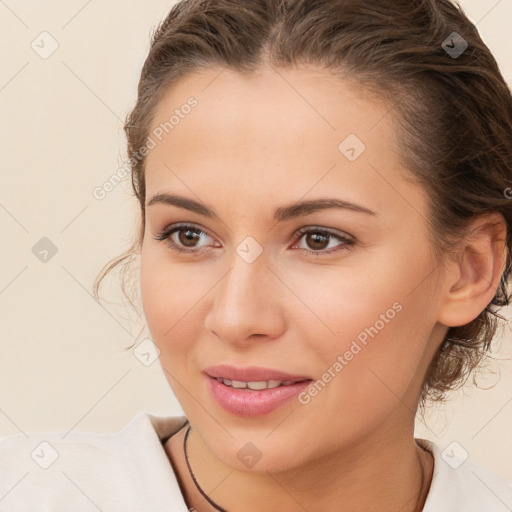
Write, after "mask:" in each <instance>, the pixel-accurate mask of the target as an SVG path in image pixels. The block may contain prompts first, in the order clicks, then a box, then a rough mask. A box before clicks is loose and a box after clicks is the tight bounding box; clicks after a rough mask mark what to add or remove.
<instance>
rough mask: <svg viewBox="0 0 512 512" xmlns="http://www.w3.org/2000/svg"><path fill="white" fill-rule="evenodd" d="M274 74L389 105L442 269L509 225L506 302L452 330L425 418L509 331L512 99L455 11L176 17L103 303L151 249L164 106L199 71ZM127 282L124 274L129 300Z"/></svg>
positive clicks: (131, 121)
mask: <svg viewBox="0 0 512 512" xmlns="http://www.w3.org/2000/svg"><path fill="white" fill-rule="evenodd" d="M454 32H456V33H457V34H459V35H460V36H462V38H463V40H464V41H466V42H467V45H468V47H467V48H466V49H465V51H463V52H462V54H461V55H452V54H449V49H450V48H452V47H454V44H455V43H454V42H453V41H454V40H455V41H462V39H457V37H459V36H453V33H454ZM450 37H451V38H452V39H450ZM454 37H455V39H453V38H454ZM445 41H448V43H444V42H445ZM459 47H460V45H459ZM264 63H269V64H271V65H273V66H276V67H283V68H284V67H292V66H294V65H298V64H301V63H302V64H307V63H312V64H316V65H318V66H319V67H321V68H323V69H325V70H329V71H331V72H343V73H340V76H341V77H342V78H343V77H344V76H345V77H346V76H350V77H351V79H352V80H355V81H357V83H359V84H361V85H362V86H364V87H365V90H367V91H369V92H371V93H373V94H374V95H375V96H376V97H378V98H380V99H382V100H385V101H386V102H388V103H389V104H390V105H391V106H392V109H393V114H392V115H393V117H394V119H395V121H396V124H397V126H398V128H397V131H398V137H399V139H398V140H400V143H401V157H402V159H403V162H404V164H405V166H406V168H408V169H409V170H410V171H411V175H410V179H412V180H413V181H414V182H416V183H418V184H421V185H422V186H423V187H424V188H425V190H426V191H427V192H428V195H429V198H430V203H429V207H430V209H429V212H430V215H429V218H428V219H427V221H428V224H429V232H430V235H431V242H432V247H433V248H434V249H435V252H436V254H438V255H439V256H442V257H445V256H447V255H448V254H450V251H451V249H452V248H453V247H454V245H453V244H455V243H456V242H457V240H460V237H463V234H464V227H465V226H466V225H467V222H468V221H470V220H472V219H474V217H475V216H479V215H481V214H485V213H490V212H499V213H501V214H502V215H503V217H504V219H505V221H506V223H507V235H506V237H507V238H506V245H507V258H506V268H505V270H504V272H503V274H502V276H501V281H500V284H499V286H498V289H497V291H496V294H495V296H494V298H493V300H492V301H491V303H489V304H488V306H487V307H486V308H485V310H484V311H482V312H481V313H480V315H479V316H478V317H477V318H475V319H474V320H473V321H472V322H470V323H468V324H467V325H464V326H460V327H451V328H449V330H448V332H447V335H446V337H445V339H444V341H443V343H442V345H441V346H440V348H439V350H438V352H437V353H436V355H435V356H434V358H433V361H432V362H431V364H430V367H429V370H428V372H427V375H426V377H425V380H424V386H423V391H422V394H421V399H420V407H421V408H423V407H424V402H425V400H426V399H430V400H432V401H443V400H444V399H445V395H446V392H447V391H449V390H451V389H456V388H458V387H460V386H462V385H463V384H464V383H465V382H466V380H467V378H468V377H469V375H470V374H471V373H472V372H473V370H475V369H476V368H477V367H479V366H481V363H482V361H483V360H484V357H485V356H486V355H488V352H489V349H490V344H491V341H492V339H493V337H494V335H495V333H496V329H497V327H498V319H501V320H505V319H504V318H503V317H502V316H501V315H499V314H498V313H497V312H496V309H497V307H501V306H504V305H508V303H509V299H510V297H509V291H508V289H507V284H508V276H509V271H510V265H511V260H510V248H511V244H512V230H511V229H509V227H510V226H511V223H512V203H511V201H510V200H509V199H508V197H507V194H506V193H505V192H504V191H505V190H506V189H507V187H508V186H509V185H510V184H511V182H512V174H511V169H512V97H511V92H510V89H509V88H508V86H507V84H506V83H505V81H504V79H503V77H502V75H501V74H500V71H499V68H498V65H497V63H496V61H495V59H494V57H493V56H492V54H491V53H490V51H489V49H488V48H487V46H486V45H485V44H484V43H483V41H482V39H481V38H480V36H479V34H478V31H477V29H476V27H475V25H474V24H472V23H471V21H470V20H469V19H468V18H467V17H466V15H465V14H464V12H463V10H462V9H461V8H460V6H458V5H456V4H454V3H453V2H451V1H450V0H394V1H393V2H390V1H388V0H370V1H366V2H361V1H360V0H244V1H240V0H183V1H181V2H179V3H177V4H176V5H174V7H173V8H172V9H171V11H170V13H169V14H168V16H167V17H166V18H165V19H164V20H163V21H162V22H161V24H160V25H159V26H158V27H157V28H156V30H155V31H154V33H153V34H152V37H151V48H150V51H149V55H148V56H147V59H146V61H145V63H144V66H143V69H142V73H141V77H140V82H139V86H138V98H137V102H136V105H135V107H134V108H133V110H132V111H131V112H130V113H129V115H128V116H127V119H126V123H125V127H124V129H125V133H126V136H127V141H128V156H129V158H130V167H131V171H132V186H133V191H134V194H135V196H136V197H137V199H138V201H139V202H140V207H141V219H140V220H141V224H140V230H139V233H138V236H137V239H136V240H135V242H134V243H133V245H132V247H131V248H130V249H128V250H127V251H126V252H125V253H123V254H122V255H120V256H119V257H118V258H116V259H115V260H113V261H112V262H110V263H109V264H107V265H106V266H105V267H104V268H103V269H102V271H101V272H100V274H99V275H98V276H97V278H96V282H95V284H94V292H95V296H96V298H98V296H99V294H98V290H99V287H100V283H101V281H102V280H103V278H104V277H105V275H106V274H107V273H108V272H110V271H111V270H112V269H113V268H114V267H117V266H118V265H120V264H123V265H124V266H126V265H130V262H131V260H132V257H133V256H134V255H136V254H137V253H138V251H139V250H140V248H141V245H142V240H143V237H144V221H145V211H144V204H145V179H144V157H142V156H141V151H140V150H141V148H143V147H144V146H145V144H146V143H147V139H148V136H149V129H150V126H151V121H152V118H153V116H154V113H155V110H156V107H157V105H158V103H159V100H160V99H161V97H162V95H163V94H164V93H165V92H166V90H167V89H168V87H170V86H172V84H173V83H176V82H177V81H178V80H179V79H180V78H182V77H183V76H184V75H186V74H187V73H191V72H193V71H194V70H198V69H199V68H201V67H209V66H217V65H218V66H223V67H227V68H230V69H233V70H235V71H238V72H241V73H248V72H251V71H253V70H255V69H257V68H258V66H260V65H262V64H264ZM142 154H143V152H142ZM124 278H125V274H124V273H123V293H124V294H125V296H127V295H126V290H125V285H124ZM128 298H129V297H128ZM129 300H130V299H129ZM130 303H132V302H131V300H130ZM132 304H133V303H132Z"/></svg>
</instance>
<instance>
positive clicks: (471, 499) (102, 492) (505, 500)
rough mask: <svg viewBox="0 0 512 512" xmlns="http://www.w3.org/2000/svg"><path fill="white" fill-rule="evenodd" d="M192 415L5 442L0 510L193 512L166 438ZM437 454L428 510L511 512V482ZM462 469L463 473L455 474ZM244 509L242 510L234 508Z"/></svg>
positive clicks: (144, 416) (0, 456) (144, 417)
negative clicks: (104, 431) (108, 429)
mask: <svg viewBox="0 0 512 512" xmlns="http://www.w3.org/2000/svg"><path fill="white" fill-rule="evenodd" d="M185 422H186V418H185V417H183V416H177V417H167V418H164V417H158V416H154V415H151V414H148V413H145V412H143V413H139V414H137V415H136V416H135V417H134V418H133V419H132V420H131V421H130V423H128V425H126V426H125V427H124V428H123V429H122V430H120V431H119V432H117V433H114V434H99V433H91V432H75V431H72V432H70V433H69V434H67V435H66V433H65V432H36V433H30V434H27V435H28V437H27V436H26V435H25V434H21V433H20V434H13V435H9V436H5V437H3V438H1V439H0V511H1V512H98V511H101V512H188V508H187V505H186V504H185V501H184V500H183V496H182V494H181V491H180V488H179V485H178V482H177V480H176V476H175V474H174V471H173V468H172V465H171V464H170V462H169V459H168V457H167V455H166V453H165V450H164V447H163V444H162V441H163V440H165V439H167V438H168V437H169V436H171V435H172V434H174V433H175V432H177V431H178V430H179V429H180V427H182V426H183V425H184V423H185ZM417 441H418V443H420V444H421V445H422V446H424V447H425V448H427V449H428V450H429V451H430V452H431V453H432V454H433V455H434V474H433V478H432V483H431V486H430V490H429V494H428V497H427V501H426V504H425V507H424V509H423V512H511V511H512V483H511V482H508V481H507V480H505V479H503V478H501V477H500V476H498V475H496V474H494V473H491V472H489V471H487V470H485V469H483V468H481V467H479V466H476V465H474V464H472V463H471V462H470V461H469V460H465V461H464V462H462V459H457V458H455V457H451V455H454V454H455V453H457V452H456V450H453V451H452V450H451V449H450V450H448V451H447V452H446V453H448V455H449V456H447V455H446V454H445V457H446V459H447V460H448V462H449V463H448V462H446V461H445V460H444V459H443V456H442V454H441V451H440V449H439V447H438V446H437V445H436V444H434V443H432V442H431V441H428V440H425V439H417ZM454 468H457V469H454ZM235 512H239V511H235Z"/></svg>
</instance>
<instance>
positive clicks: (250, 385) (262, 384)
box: [217, 377, 295, 391]
mask: <svg viewBox="0 0 512 512" xmlns="http://www.w3.org/2000/svg"><path fill="white" fill-rule="evenodd" d="M217 380H218V381H219V382H222V383H223V384H225V385H226V386H231V387H232V388H235V389H252V390H255V391H261V390H263V389H273V388H277V387H279V386H289V385H290V384H294V383H295V381H293V380H285V381H281V380H261V381H257V382H244V381H240V380H230V379H223V378H221V377H218V378H217Z"/></svg>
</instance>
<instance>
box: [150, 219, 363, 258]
mask: <svg viewBox="0 0 512 512" xmlns="http://www.w3.org/2000/svg"><path fill="white" fill-rule="evenodd" d="M297 235H298V238H297V241H298V242H300V241H301V239H304V242H305V243H306V245H307V247H310V249H308V248H307V247H306V248H304V247H298V248H299V249H302V250H304V251H306V253H308V254H313V255H315V256H320V255H325V254H330V253H333V252H336V251H340V250H348V249H350V248H351V247H353V246H354V245H356V240H355V239H354V238H353V237H349V236H348V235H343V234H341V233H334V232H331V231H329V230H327V229H325V228H319V227H308V228H302V229H300V230H299V231H298V232H297ZM202 237H206V238H210V239H211V240H213V238H212V237H211V236H210V235H208V234H207V233H206V232H205V231H204V230H202V229H201V228H199V227H197V226H194V225H193V224H173V225H170V226H167V227H166V228H164V229H163V230H162V231H161V232H160V233H158V234H157V235H156V236H155V237H154V239H155V240H159V241H164V240H165V241H166V242H167V245H168V246H169V247H170V248H171V249H172V250H174V251H177V252H186V253H196V254H197V253H200V252H204V251H205V250H207V249H199V250H198V247H199V248H201V247H207V246H208V245H209V243H208V241H206V242H205V243H204V244H203V245H198V242H200V241H201V238H202ZM332 241H338V244H334V246H331V247H330V248H329V245H331V242H332ZM213 243H214V245H215V246H216V247H220V244H219V243H218V242H215V241H214V242H213ZM296 246H297V242H295V245H294V246H292V248H297V247H296ZM311 249H313V250H311ZM326 249H328V250H326Z"/></svg>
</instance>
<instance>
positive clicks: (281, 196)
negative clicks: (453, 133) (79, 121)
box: [141, 67, 446, 471]
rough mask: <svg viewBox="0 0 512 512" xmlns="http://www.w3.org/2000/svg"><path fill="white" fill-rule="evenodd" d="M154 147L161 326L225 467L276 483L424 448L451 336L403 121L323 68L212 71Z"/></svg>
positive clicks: (187, 86) (184, 93)
mask: <svg viewBox="0 0 512 512" xmlns="http://www.w3.org/2000/svg"><path fill="white" fill-rule="evenodd" d="M150 137H151V141H149V140H148V147H149V148H151V149H150V152H149V154H148V156H147V161H146V187H147V189H146V224H145V236H144V242H143V246H142V258H141V291H142V301H143V306H144V312H145V316H146V320H147V323H148V327H149V330H150V332H151V336H152V339H153V341H154V343H155V344H156V345H157V347H158V348H159V350H160V362H161V365H162V367H163V369H164V372H165V375H166V377H167V379H168V381H169V384H170V385H171V387H172V389H173V391H174V393H175V394H176V397H177V398H178V400H179V402H180V403H181V405H182V408H183V410H184V412H185V414H186V415H187V417H188V419H189V420H190V423H191V424H192V425H193V426H194V428H195V430H196V431H197V432H198V434H199V435H200V436H201V438H202V440H203V442H204V444H205V445H206V446H207V447H208V448H209V449H210V451H211V452H212V453H213V454H215V456H216V457H217V458H218V459H220V460H221V461H222V462H223V463H225V464H227V465H229V466H231V467H232V468H236V469H240V470H245V471H247V470H250V469H252V468H254V469H253V470H254V471H268V470H278V469H287V468H288V469H289V468H293V467H297V466H299V465H300V464H303V463H306V462H307V461H313V460H314V459H315V458H318V457H321V456H322V455H326V454H327V453H336V451H339V450H343V449H348V448H349V447H355V446H356V445H357V443H358V442H359V441H361V440H363V439H366V440H369V439H372V440H373V442H375V443H380V442H389V441H390V439H394V438H395V436H396V438H398V437H399V436H403V435H404V434H407V435H410V433H411V428H412V427H411V425H412V424H413V418H414V413H415V410H416V406H417V401H418V396H419V393H420V390H421V383H422V380H423V378H424V375H425V372H426V369H427V366H428V364H429V362H430V360H431V358H432V356H433V354H434V352H435V350H436V348H437V347H438V345H439V343H440V342H441V340H442V337H443V335H444V333H445V332H446V328H445V326H442V325H441V324H439V323H438V322H437V317H438V314H439V310H440V308H441V299H440V294H441V293H442V285H441V286H439V282H440V281H437V279H438V278H439V277H440V271H441V267H439V266H438V265H437V264H436V262H435V260H434V258H433V256H432V252H431V247H430V244H429V240H428V236H427V221H426V218H427V203H426V196H425V193H424V191H423V190H422V189H421V188H419V187H416V186H414V185H412V184H411V183H410V182H407V181H406V180H405V179H404V177H405V176H406V173H407V170H406V169H405V168H404V167H403V164H402V163H401V161H400V158H399V152H400V150H401V148H400V141H397V140H395V138H394V137H395V135H394V125H393V120H392V113H391V112H389V107H387V106H385V105H384V104H380V103H378V102H376V101H371V100H370V99H369V98H368V97H366V96H364V95H362V92H361V91H358V89H357V88H355V87H353V86H349V84H348V83H346V82H343V81H341V80H340V79H339V78H338V79H336V78H334V77H332V76H330V75H328V74H327V73H326V72H325V71H318V70H314V69H312V68H305V67H301V68H299V69H295V70H282V69H280V70H273V69H272V68H270V67H265V68H261V69H260V70H259V71H258V72H257V73H253V74H248V75H245V76H244V75H242V74H238V73H236V72H232V71H228V70H224V71H222V72H221V70H220V69H213V68H212V69H208V70H203V71H201V72H198V73H194V74H192V75H189V76H188V77H186V78H184V79H182V80H181V81H180V82H179V83H178V84H176V85H175V86H173V87H172V89H170V90H169V91H168V92H167V94H166V95H165V97H164V98H163V100H162V101H161V102H160V103H159V106H158V109H157V111H156V115H155V118H154V120H153V123H152V126H151V133H150ZM166 195H168V196H175V198H174V200H172V198H170V197H166ZM176 197H179V198H180V199H179V201H178V200H177V199H176ZM320 200H321V201H324V203H323V204H320V205H319V204H317V203H316V202H318V201H320ZM197 203H199V206H200V207H201V209H198V208H196V205H197ZM179 204H181V206H179ZM191 205H194V208H191V207H190V206H191ZM326 205H327V206H329V207H325V206H326ZM177 224H180V225H181V230H177V231H174V232H173V233H170V231H171V229H172V228H175V227H177V226H176V225H177ZM165 230H167V235H168V237H167V239H164V240H157V238H158V237H159V235H160V234H161V233H162V232H163V231H165ZM164 236H165V235H164ZM180 250H181V251H182V252H180ZM436 283H437V287H436V286H434V285H435V284H436ZM219 365H222V366H219ZM217 378H224V379H228V380H226V381H222V382H221V381H219V380H218V379H217ZM232 381H236V382H232ZM283 381H288V382H285V384H283ZM289 381H292V382H289ZM247 382H250V383H251V384H249V385H248V386H249V389H240V388H237V386H246V385H247V384H246V383H247ZM274 386H276V387H274ZM261 388H267V389H261ZM248 443H249V444H248ZM258 459H259V460H258ZM250 460H251V461H252V462H249V461H250ZM254 461H257V462H254Z"/></svg>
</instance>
